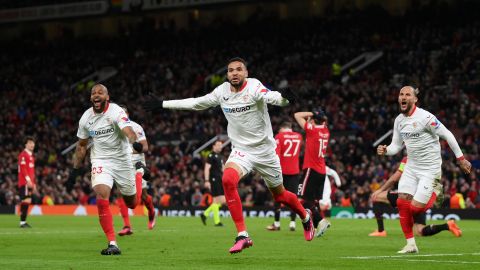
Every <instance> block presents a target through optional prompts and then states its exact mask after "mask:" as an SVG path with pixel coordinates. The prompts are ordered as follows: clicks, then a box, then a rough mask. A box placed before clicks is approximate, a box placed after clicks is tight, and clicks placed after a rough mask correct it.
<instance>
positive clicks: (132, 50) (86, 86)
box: [0, 3, 480, 208]
mask: <svg viewBox="0 0 480 270" xmlns="http://www.w3.org/2000/svg"><path fill="white" fill-rule="evenodd" d="M470 4H471V5H472V3H470ZM478 11H479V8H478V5H474V6H473V7H472V8H469V7H468V6H467V7H465V6H459V7H457V8H452V7H449V8H448V9H444V8H443V6H442V5H432V6H427V7H422V8H414V9H410V10H408V11H407V12H406V13H405V14H403V15H402V16H392V15H390V14H389V13H388V12H386V11H385V10H383V9H382V8H380V7H378V6H373V7H371V8H367V9H363V10H361V11H360V10H356V9H347V10H340V11H338V12H336V13H334V14H333V15H330V16H322V17H300V18H298V17H297V18H287V19H284V18H283V19H281V18H278V17H277V16H275V14H270V13H268V12H264V11H263V10H262V9H261V7H259V9H258V11H257V12H255V13H253V14H252V15H251V16H250V17H249V18H248V19H247V20H246V21H244V22H242V23H240V24H238V23H232V22H230V21H229V20H228V19H226V18H218V19H215V20H214V21H213V22H212V23H210V24H208V25H200V24H196V23H195V20H192V22H191V23H190V25H189V26H188V27H187V28H184V27H178V26H177V25H176V24H175V22H174V21H169V20H163V21H162V20H151V19H148V18H146V17H141V18H139V20H138V22H137V23H136V24H130V25H123V26H122V29H121V31H120V33H121V34H120V35H118V36H114V37H100V38H99V37H95V36H91V37H89V36H82V37H77V36H75V35H73V34H72V33H71V32H70V31H68V29H64V31H63V32H62V35H61V37H60V38H56V39H55V40H53V41H52V40H49V39H46V38H45V34H44V33H37V32H36V33H30V34H29V35H28V36H24V37H22V38H21V39H20V40H13V41H4V42H2V48H3V50H4V51H7V52H8V53H2V54H0V62H1V65H0V74H1V76H0V107H1V108H3V113H2V114H1V115H0V125H1V126H2V127H3V128H2V132H1V133H0V153H1V155H2V158H0V204H2V205H12V204H16V203H17V202H18V200H19V199H18V194H17V189H16V184H17V156H18V154H19V153H20V151H21V150H23V148H24V144H23V142H24V138H25V136H27V135H31V136H34V137H35V139H36V150H35V153H34V155H35V158H36V177H37V190H36V192H35V194H34V196H33V203H35V204H95V195H94V193H93V191H92V189H91V186H90V174H89V168H90V166H89V163H88V160H86V161H85V164H84V166H83V168H84V169H85V174H84V176H83V178H82V180H81V181H78V183H77V184H76V186H75V188H74V190H73V191H72V192H70V193H68V192H67V191H66V188H65V182H66V180H67V178H68V174H69V171H70V169H71V168H72V154H73V152H70V153H67V154H66V155H62V154H61V152H62V150H64V149H65V148H67V147H68V146H69V145H71V144H72V143H74V142H75V141H76V132H77V127H78V120H79V119H80V117H81V115H82V113H83V112H84V111H85V110H86V109H87V108H89V107H90V101H89V98H90V87H91V86H92V83H93V81H88V82H86V83H80V84H78V83H76V82H78V81H79V80H81V79H82V78H83V77H85V76H86V75H87V74H90V73H92V72H95V71H97V70H100V69H102V68H103V67H106V66H110V67H114V68H115V69H117V70H118V73H117V74H116V75H115V76H113V77H111V78H109V79H108V80H106V81H104V82H102V83H103V84H105V85H106V86H107V87H108V88H109V91H110V97H111V99H112V100H113V101H114V102H116V103H122V104H126V105H127V107H128V108H129V111H130V114H131V115H130V118H131V119H132V120H134V121H136V122H138V123H139V124H141V125H142V126H143V127H144V129H145V132H146V135H147V138H148V141H149V143H150V149H149V153H148V154H146V160H147V166H148V167H149V168H150V170H151V171H152V175H153V181H152V182H151V183H150V186H149V192H150V193H151V194H152V195H153V197H154V204H155V205H157V206H202V205H205V200H206V198H207V197H208V196H206V194H208V192H209V191H208V190H206V189H205V188H204V185H203V181H204V179H203V166H204V161H205V157H206V154H207V151H203V152H201V155H200V156H194V155H193V151H194V150H196V149H197V148H198V147H199V146H200V145H202V144H203V143H205V142H206V141H208V140H209V139H211V138H212V137H214V136H216V135H219V134H226V121H225V119H224V116H223V113H222V111H221V110H220V109H219V108H214V109H210V110H206V111H202V112H188V111H166V112H162V113H161V114H149V113H147V112H145V111H143V109H142V108H141V103H142V101H144V100H146V99H147V98H148V93H155V94H156V95H158V96H160V97H162V98H164V99H180V98H187V97H196V96H201V95H204V94H206V93H207V92H208V91H211V90H213V88H214V87H215V86H216V85H217V84H218V82H219V80H220V81H221V80H222V77H221V76H214V78H216V80H215V79H212V80H206V78H207V77H209V75H211V74H213V73H214V72H215V71H217V70H221V68H223V67H224V66H225V64H226V61H227V60H228V59H229V58H231V57H234V56H240V57H242V58H244V59H246V60H247V61H248V63H249V65H248V69H249V75H250V77H253V78H257V79H259V80H260V81H262V82H263V83H264V84H265V85H266V86H267V87H269V88H270V89H272V90H275V89H279V88H281V87H284V86H285V85H286V84H287V82H288V87H289V88H291V89H293V90H294V91H296V92H297V93H298V95H299V96H300V97H301V98H300V99H299V100H298V102H297V103H295V104H293V105H291V106H289V107H285V108H276V107H269V112H270V116H271V120H272V126H273V128H274V131H275V132H276V131H277V130H278V128H279V125H280V123H281V122H283V121H291V122H294V119H293V114H294V112H296V111H308V110H312V109H316V108H322V109H323V110H325V111H326V113H327V115H328V119H329V120H328V125H329V128H330V130H331V134H332V135H331V140H330V144H329V149H328V156H327V158H326V160H327V164H328V166H330V167H332V168H334V169H335V170H336V171H337V172H338V173H339V175H340V177H341V180H342V186H341V187H338V188H336V187H334V185H332V187H334V188H333V193H332V199H333V204H334V205H341V204H342V203H343V204H344V205H348V203H350V204H351V205H353V206H356V207H368V206H369V205H370V201H369V196H370V194H371V193H372V192H374V191H375V190H377V189H378V188H379V187H380V185H381V184H382V183H383V182H384V181H385V180H386V179H387V178H388V177H389V176H390V175H391V174H392V173H393V172H395V170H396V169H397V168H398V165H399V161H400V160H401V159H402V156H401V155H400V154H399V155H397V156H393V157H381V158H379V157H378V156H377V155H376V151H375V147H373V146H372V144H373V142H374V141H376V140H377V139H378V138H379V137H381V136H382V135H383V134H385V133H386V132H387V131H389V130H390V129H392V127H393V121H394V119H395V117H396V115H397V114H398V113H399V109H398V106H397V96H398V91H399V89H400V88H401V86H403V85H405V84H411V85H414V86H416V87H419V89H420V96H419V106H420V107H422V108H424V109H426V110H428V111H430V112H431V113H433V114H434V115H436V116H437V117H438V119H439V120H440V121H441V122H442V123H443V124H444V125H445V126H446V127H447V128H449V129H450V130H451V131H452V132H453V133H454V135H455V137H456V138H457V140H458V142H459V144H460V146H461V148H462V150H463V152H464V154H465V156H466V158H467V159H468V160H470V161H471V162H472V165H473V167H474V169H473V172H472V173H471V174H470V175H468V176H465V175H464V174H463V173H462V172H461V171H460V170H459V168H458V166H457V165H456V162H455V156H454V155H453V153H452V151H451V150H450V149H449V148H448V145H447V144H446V142H444V141H442V142H441V144H442V156H443V165H442V166H443V175H442V183H443V185H444V192H445V196H446V199H445V201H444V204H443V206H442V207H450V206H452V207H460V208H463V207H466V208H480V195H479V192H480V183H479V180H478V175H479V173H480V155H479V150H480V102H479V98H480V95H479V94H478V93H479V91H480V90H479V88H480V46H479V45H480V20H479V19H478ZM459 14H460V15H459ZM379 21H381V22H382V23H381V24H379V23H378V22H379ZM279 29H281V34H280V33H279ZM226 37H228V38H226ZM364 52H382V53H383V56H382V57H381V58H379V59H378V60H377V61H375V62H374V63H372V64H370V65H369V66H368V67H367V68H365V69H363V70H361V71H359V72H352V71H351V70H350V69H347V70H343V71H341V72H338V67H339V66H340V67H341V66H342V65H345V64H346V63H348V62H349V61H350V60H352V59H354V58H355V57H357V56H358V55H360V54H362V53H364ZM223 73H224V72H220V74H221V75H223ZM347 76H348V80H347ZM294 127H295V128H294V129H296V130H297V131H300V130H301V129H300V128H299V127H298V125H296V123H294ZM389 142H390V138H387V139H385V141H384V143H386V144H388V143H389ZM208 149H209V148H207V150H208ZM229 151H230V148H229V147H226V148H224V149H223V152H222V153H223V155H224V157H225V160H226V158H227V157H228V154H229ZM239 192H240V195H241V197H242V200H243V201H244V204H245V205H257V206H263V205H271V204H272V199H271V196H270V194H269V193H268V190H267V189H266V187H265V185H264V183H263V181H262V179H261V178H260V177H259V176H258V175H256V174H253V175H251V176H249V177H247V178H246V179H245V180H243V181H241V183H240V188H239ZM460 197H461V198H463V200H464V204H462V203H457V204H455V203H453V204H452V205H451V204H450V203H451V202H458V201H461V199H460ZM342 198H344V200H342Z"/></svg>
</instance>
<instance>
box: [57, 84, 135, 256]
mask: <svg viewBox="0 0 480 270" xmlns="http://www.w3.org/2000/svg"><path fill="white" fill-rule="evenodd" d="M90 101H91V102H92V107H91V108H89V109H88V110H86V111H85V113H84V114H83V115H82V117H81V118H80V121H79V126H78V132H77V137H78V138H79V140H78V143H77V148H76V150H75V156H74V159H73V170H72V171H71V172H70V176H69V179H68V182H67V189H69V188H71V187H72V186H73V183H75V179H76V177H77V176H78V175H79V174H80V166H81V164H82V162H83V160H84V159H85V155H86V153H87V145H88V139H89V138H92V141H93V146H92V148H91V149H90V161H91V163H92V172H91V173H92V178H91V183H92V188H93V190H94V191H95V193H96V194H97V208H98V216H99V220H100V225H101V226H102V229H103V232H104V233H105V235H106V237H107V239H108V241H109V243H108V247H107V248H106V249H103V250H102V251H101V254H102V255H120V254H121V251H120V249H119V248H118V245H117V242H116V241H115V230H114V229H113V219H112V212H111V211H110V202H109V197H110V191H111V189H112V186H113V183H114V182H115V184H116V185H117V187H118V189H119V190H120V193H121V194H122V195H123V199H124V201H125V204H126V205H127V206H128V207H129V208H132V209H133V208H135V206H136V205H137V202H139V201H140V196H141V194H142V182H141V180H142V179H141V178H139V179H138V178H137V179H135V174H134V170H133V164H132V146H133V149H134V150H135V151H136V152H137V153H142V152H143V146H142V144H141V143H139V142H137V136H136V134H135V131H134V130H133V128H132V122H131V121H130V120H129V119H128V116H127V114H126V113H125V111H124V110H123V109H122V108H120V106H118V105H117V104H115V103H110V96H109V95H108V89H107V88H106V87H105V86H104V85H102V84H96V85H94V86H93V87H92V90H91V94H90Z"/></svg>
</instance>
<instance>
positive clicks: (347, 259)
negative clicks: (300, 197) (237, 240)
mask: <svg viewBox="0 0 480 270" xmlns="http://www.w3.org/2000/svg"><path fill="white" fill-rule="evenodd" d="M208 221H209V222H210V223H209V224H208V226H203V224H202V223H201V221H200V218H194V217H191V218H172V217H170V218H162V217H159V218H158V220H157V225H156V227H155V229H154V230H152V231H149V230H148V229H147V221H146V218H145V217H132V225H133V229H134V234H133V235H130V236H124V237H117V241H118V243H119V247H120V249H121V250H122V255H121V256H101V255H100V250H101V249H103V248H105V247H106V243H107V241H106V239H105V236H104V234H103V232H102V231H101V228H100V225H99V223H98V218H97V217H70V216H68V217H67V216H30V217H29V218H28V222H29V223H30V224H31V225H32V226H33V228H32V229H20V228H18V217H17V216H13V215H0V269H231V270H233V269H382V270H384V269H409V270H410V269H422V270H425V269H435V270H438V269H455V270H457V269H480V242H479V241H480V240H479V239H480V226H479V222H478V221H460V222H458V224H459V226H460V228H461V229H462V230H463V236H462V237H461V238H455V237H453V235H452V234H451V233H450V232H449V231H445V232H441V233H440V234H437V235H435V236H433V237H428V238H427V237H424V238H420V237H417V238H416V240H417V245H418V247H419V249H420V254H417V255H397V254H396V251H397V250H399V249H400V248H402V247H403V246H404V244H405V240H404V239H403V235H402V234H401V230H400V226H399V224H398V220H393V221H390V220H386V221H385V227H386V229H387V231H388V237H386V238H373V237H369V236H367V235H368V233H370V232H371V231H373V230H374V229H375V228H376V223H375V220H351V219H334V220H332V227H331V228H330V229H329V230H328V231H327V232H326V234H325V235H324V236H323V237H321V238H315V239H314V240H313V241H312V242H306V241H305V240H304V239H303V232H302V231H303V230H301V224H300V223H299V222H298V221H297V231H296V232H290V231H288V226H287V225H288V220H287V219H282V220H281V221H282V226H283V227H282V230H281V231H276V232H269V231H266V230H265V226H266V225H269V224H271V222H272V219H267V218H247V219H246V222H247V226H248V229H249V233H250V236H251V237H252V239H253V241H254V245H253V247H252V248H249V249H246V250H244V251H243V252H242V253H239V254H235V255H230V254H229V253H228V249H229V248H230V247H231V246H232V244H233V240H234V237H235V228H234V225H233V223H232V222H231V221H230V220H229V219H227V218H224V219H223V220H222V221H223V222H224V224H225V227H214V226H212V223H211V222H212V220H211V219H209V220H208ZM114 222H115V229H116V230H117V231H118V230H119V229H121V228H120V227H121V225H122V221H121V218H120V217H115V219H114ZM434 223H436V224H438V223H442V221H434Z"/></svg>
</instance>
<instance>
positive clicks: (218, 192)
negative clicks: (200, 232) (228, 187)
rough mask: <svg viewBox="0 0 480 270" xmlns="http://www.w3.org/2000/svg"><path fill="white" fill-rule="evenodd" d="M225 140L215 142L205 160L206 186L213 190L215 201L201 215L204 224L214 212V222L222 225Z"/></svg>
mask: <svg viewBox="0 0 480 270" xmlns="http://www.w3.org/2000/svg"><path fill="white" fill-rule="evenodd" d="M222 145H223V142H222V141H220V140H218V141H216V142H214V143H213V146H212V152H211V153H210V154H209V155H208V159H207V161H206V162H205V168H204V170H203V173H204V175H205V188H207V189H209V190H210V191H211V192H212V197H213V201H212V203H211V204H210V206H209V207H208V208H207V209H205V211H204V212H203V213H202V214H201V215H200V218H201V219H202V222H203V225H207V217H208V216H210V213H212V212H213V223H214V224H215V226H217V227H222V226H223V224H222V222H220V207H221V206H222V205H223V204H225V193H224V192H223V186H222V174H223V159H222V156H221V154H220V152H221V151H222Z"/></svg>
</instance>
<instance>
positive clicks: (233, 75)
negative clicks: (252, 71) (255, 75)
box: [227, 61, 248, 88]
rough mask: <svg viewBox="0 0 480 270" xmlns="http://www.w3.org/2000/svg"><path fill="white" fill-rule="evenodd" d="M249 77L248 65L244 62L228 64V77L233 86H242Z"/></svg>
mask: <svg viewBox="0 0 480 270" xmlns="http://www.w3.org/2000/svg"><path fill="white" fill-rule="evenodd" d="M247 77H248V71H247V67H245V65H244V64H243V63H242V62H238V61H234V62H231V63H230V64H228V67H227V79H228V81H229V82H230V84H231V85H232V86H233V87H235V88H237V87H240V86H242V85H243V82H244V81H245V78H247Z"/></svg>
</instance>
